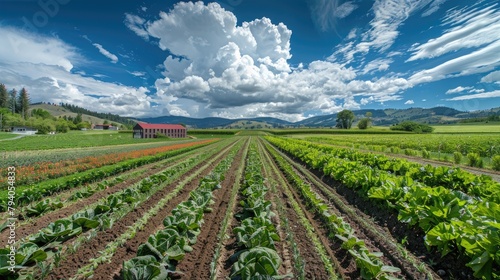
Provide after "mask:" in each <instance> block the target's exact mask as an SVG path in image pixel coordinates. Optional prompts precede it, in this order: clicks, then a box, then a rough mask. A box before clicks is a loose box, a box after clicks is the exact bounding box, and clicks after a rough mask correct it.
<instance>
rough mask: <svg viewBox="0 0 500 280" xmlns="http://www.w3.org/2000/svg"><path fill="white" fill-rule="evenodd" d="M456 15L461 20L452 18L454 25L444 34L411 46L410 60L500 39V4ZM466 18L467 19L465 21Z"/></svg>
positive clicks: (432, 56)
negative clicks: (499, 7)
mask: <svg viewBox="0 0 500 280" xmlns="http://www.w3.org/2000/svg"><path fill="white" fill-rule="evenodd" d="M456 16H457V18H458V19H460V20H457V19H456V18H453V19H450V20H449V24H452V25H453V27H452V28H450V29H448V30H444V32H443V33H444V34H443V35H441V36H440V37H438V38H434V39H431V40H429V41H427V42H426V43H424V44H421V45H417V46H414V47H413V48H411V49H410V52H412V53H413V55H412V56H411V57H410V58H409V59H408V61H414V60H418V59H428V58H434V57H438V56H441V55H444V54H446V53H450V52H456V51H458V50H460V49H466V48H476V47H480V46H484V45H487V44H491V43H493V42H495V41H498V40H500V36H499V35H498V34H499V33H498V30H500V10H499V9H498V5H491V6H489V7H486V8H484V9H478V10H477V11H474V12H465V13H464V14H462V15H460V14H458V15H456ZM464 18H466V19H467V20H465V21H464V20H463V19H464Z"/></svg>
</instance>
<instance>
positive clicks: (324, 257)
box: [259, 141, 341, 280]
mask: <svg viewBox="0 0 500 280" xmlns="http://www.w3.org/2000/svg"><path fill="white" fill-rule="evenodd" d="M259 148H260V151H261V156H262V158H263V159H264V160H265V162H264V169H265V171H266V175H267V176H270V177H274V176H276V177H274V178H275V179H271V180H270V189H271V191H272V192H273V194H272V196H273V197H274V202H275V204H276V209H277V210H278V213H279V216H280V219H281V221H282V224H281V226H282V227H284V228H285V230H286V239H287V241H288V245H289V248H292V250H293V260H294V267H295V273H296V274H295V275H294V277H295V278H297V279H310V278H311V276H312V277H314V276H313V275H307V274H306V269H305V268H306V266H308V263H307V262H306V261H305V260H304V258H303V256H304V257H305V256H306V255H307V253H306V254H304V253H303V252H301V251H300V250H299V248H298V246H297V245H298V244H297V243H296V241H300V240H301V239H302V238H300V237H298V236H296V232H295V231H296V230H297V225H293V223H291V220H289V217H288V216H289V215H290V214H291V215H296V216H297V218H298V221H299V223H300V224H301V225H302V227H303V228H304V230H305V231H306V237H305V238H307V239H310V241H311V243H312V246H313V247H314V250H315V251H316V253H317V258H319V259H320V260H321V262H322V263H323V267H324V270H325V271H326V273H327V274H328V276H327V277H326V278H325V279H331V280H337V279H341V277H339V276H338V275H337V273H338V272H337V270H338V269H339V268H340V265H339V264H338V262H337V261H336V259H335V258H332V257H330V255H329V254H328V252H327V250H326V244H324V242H323V241H322V240H321V238H320V237H319V235H318V233H317V231H316V229H315V227H314V226H313V225H312V223H311V221H310V220H309V218H308V217H307V216H308V215H307V214H306V213H305V211H306V209H303V208H302V207H301V205H300V204H299V202H297V200H296V199H295V197H294V195H293V193H292V191H291V189H290V188H289V187H288V185H289V184H288V183H287V181H286V178H285V177H284V176H282V175H283V173H282V172H281V171H280V170H279V169H278V167H277V166H276V165H275V164H273V161H272V159H271V156H270V155H269V153H267V152H265V150H264V147H263V146H262V143H261V142H260V141H259ZM273 174H274V176H273ZM268 178H269V177H268ZM283 198H286V199H283ZM290 207H291V209H289V208H290ZM292 209H293V212H295V213H294V214H292V213H293V212H291V210H292ZM289 211H290V212H289ZM295 237H297V239H296V238H295ZM303 254H304V255H303ZM336 268H337V269H336Z"/></svg>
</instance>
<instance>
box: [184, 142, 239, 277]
mask: <svg viewBox="0 0 500 280" xmlns="http://www.w3.org/2000/svg"><path fill="white" fill-rule="evenodd" d="M247 148H248V140H247V142H246V143H245V145H244V147H243V148H242V149H240V151H239V152H238V154H237V155H236V157H235V158H234V161H233V164H232V166H231V168H230V170H229V171H228V172H227V173H226V179H225V180H224V181H223V182H222V184H221V186H222V188H221V189H220V190H217V191H215V192H214V196H215V197H214V200H215V202H216V203H215V204H214V205H212V208H213V210H214V211H213V212H211V213H208V214H205V217H204V218H203V220H204V221H205V223H204V224H203V226H202V229H201V233H200V235H199V236H198V240H197V242H196V244H195V245H194V246H193V252H191V253H189V254H187V255H186V257H185V258H184V260H182V261H181V262H180V263H179V264H178V265H177V267H176V270H178V271H181V272H182V273H184V275H182V278H181V279H209V278H210V264H211V262H212V260H213V256H214V253H215V248H216V246H217V243H218V240H217V234H216V233H217V232H218V231H219V229H220V228H221V226H222V222H223V220H222V217H224V215H225V213H226V211H227V210H228V207H229V204H228V202H229V200H230V198H231V188H232V187H233V186H234V185H235V182H236V178H237V177H238V174H237V173H238V169H239V168H240V166H241V164H242V162H243V160H244V158H243V155H244V154H245V152H244V150H246V149H247ZM193 268H196V269H193Z"/></svg>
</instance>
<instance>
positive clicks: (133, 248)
mask: <svg viewBox="0 0 500 280" xmlns="http://www.w3.org/2000/svg"><path fill="white" fill-rule="evenodd" d="M231 146H232V145H231ZM228 152H229V148H225V149H224V150H223V151H220V152H219V153H218V154H217V155H216V156H214V157H212V158H211V159H207V160H205V161H203V162H202V163H200V164H198V165H197V166H195V167H194V168H193V169H192V170H196V171H198V172H199V173H198V175H196V176H195V178H193V179H192V180H190V181H189V182H188V183H187V184H186V185H185V186H184V188H183V189H182V190H181V191H180V192H179V193H178V195H177V196H176V197H174V198H172V200H171V201H170V202H169V203H167V204H166V205H165V206H164V207H163V208H162V209H161V210H160V211H159V212H158V213H157V214H156V215H155V216H154V217H152V218H151V219H150V220H149V221H148V222H147V224H146V225H145V226H144V228H143V229H142V230H141V231H137V233H136V235H135V236H134V237H133V238H132V239H130V240H128V241H127V243H126V244H124V245H123V246H122V247H120V248H118V250H117V251H116V252H115V254H114V255H113V257H112V259H111V260H110V262H109V263H105V264H102V265H100V266H99V267H98V268H97V269H96V270H95V272H94V276H93V278H92V279H113V278H115V277H119V272H120V270H121V266H122V263H123V261H125V260H129V259H131V258H133V257H135V256H136V253H137V249H138V247H139V245H140V244H142V243H144V242H145V241H146V240H147V239H148V237H149V235H151V234H152V233H154V232H155V230H156V229H157V228H158V227H159V226H160V225H162V224H163V220H164V219H165V217H166V216H168V215H169V214H170V213H171V211H172V210H173V209H174V208H175V206H177V205H178V204H179V203H181V202H183V201H185V200H186V199H187V198H188V196H189V192H190V191H192V190H194V189H195V188H196V187H197V186H198V184H199V181H200V180H201V178H203V177H204V176H206V175H208V174H209V173H210V172H211V170H213V168H214V167H215V166H216V165H217V163H218V162H220V161H221V160H222V158H223V156H224V155H226V154H227V153H228ZM192 173H193V172H188V173H186V174H184V175H183V176H181V178H179V179H177V180H176V181H175V182H173V183H172V184H170V185H169V186H167V187H165V188H164V189H162V190H160V191H158V192H157V193H156V194H155V195H153V196H152V197H151V198H150V199H149V200H148V201H146V202H144V203H142V204H141V205H140V206H139V207H138V208H137V209H135V210H134V211H133V212H130V213H128V214H127V215H125V217H123V218H122V219H120V220H119V221H117V222H116V223H115V224H114V225H113V228H111V229H108V230H106V231H104V232H99V233H98V234H97V236H96V237H95V238H94V239H92V240H91V241H90V242H89V243H87V244H86V245H85V246H84V247H81V248H79V250H77V252H76V253H75V254H72V255H70V256H68V257H67V259H66V260H65V261H63V262H62V263H61V264H60V266H59V267H58V268H56V269H54V270H53V271H52V272H51V275H50V279H69V278H71V277H72V276H73V275H75V274H76V271H77V270H78V269H79V268H80V267H82V266H84V265H86V264H87V263H88V260H89V259H91V258H95V257H98V256H99V251H101V250H103V249H104V248H105V247H106V244H107V243H109V242H110V241H113V240H115V239H116V238H117V237H118V236H120V235H121V234H122V233H123V232H125V231H126V230H127V229H128V228H129V226H131V225H133V224H134V223H135V222H136V221H137V220H138V219H139V218H141V217H142V216H143V215H144V214H145V213H146V212H147V211H148V210H149V209H151V208H152V207H153V206H155V205H156V204H157V203H158V201H160V200H161V199H162V198H163V197H164V196H166V195H167V194H168V193H170V192H171V191H172V189H174V188H175V186H177V185H178V184H180V183H181V182H183V181H185V180H186V179H187V178H189V177H190V176H191V175H192Z"/></svg>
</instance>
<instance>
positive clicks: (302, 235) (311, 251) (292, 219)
mask: <svg viewBox="0 0 500 280" xmlns="http://www.w3.org/2000/svg"><path fill="white" fill-rule="evenodd" d="M266 157H267V160H266V163H265V164H267V165H270V166H273V167H274V168H273V171H272V172H271V174H268V176H270V178H269V179H271V180H273V181H275V182H277V185H278V186H277V191H278V193H276V194H275V196H276V197H277V198H276V199H280V200H282V201H283V202H284V207H285V211H286V216H287V218H288V223H289V226H290V228H291V230H292V231H293V234H294V236H295V241H296V243H297V245H298V247H299V252H300V256H301V258H302V259H303V260H304V262H305V267H304V270H305V271H304V272H303V273H304V275H305V279H330V276H329V275H328V273H327V271H326V270H325V266H324V263H323V261H322V260H321V257H320V255H319V254H318V252H317V251H316V249H315V245H314V243H313V242H312V240H311V238H310V237H309V236H308V234H307V230H306V228H305V227H304V225H303V224H302V222H301V221H300V217H299V216H298V214H297V213H296V212H295V210H294V209H293V207H292V205H291V204H290V202H289V200H290V199H294V200H296V201H297V202H299V204H300V206H301V209H302V211H303V212H304V213H305V214H306V216H307V219H308V220H309V222H310V223H311V225H312V226H313V227H314V229H315V233H316V234H317V236H318V238H319V239H320V241H321V243H322V244H323V247H324V249H325V250H326V252H327V254H328V255H329V256H330V259H331V260H332V261H334V260H336V259H337V260H338V261H339V262H340V261H341V260H342V259H343V256H337V255H335V252H334V251H333V250H331V249H330V247H332V246H333V245H334V244H332V243H331V242H330V241H329V240H328V238H327V236H328V233H326V232H325V231H324V230H323V229H322V228H321V226H320V225H319V223H318V222H317V221H316V220H315V218H314V217H313V216H312V215H311V213H309V212H308V211H307V209H306V207H305V206H304V205H303V204H302V203H300V202H302V200H301V199H300V198H299V197H298V195H297V194H296V193H295V192H294V189H293V187H292V186H290V185H289V183H288V181H287V180H286V178H285V176H284V175H283V173H281V172H278V173H276V170H279V169H278V167H277V165H276V163H275V162H274V161H272V160H271V159H270V158H269V157H270V155H269V153H268V152H267V151H266ZM284 184H286V187H287V188H288V189H289V190H290V191H292V193H293V194H294V196H295V197H293V198H289V197H288V195H287V194H286V193H285V191H284V190H283V188H284V187H285V186H284ZM344 266H345V267H346V270H345V271H340V272H339V273H340V274H342V275H345V274H346V273H348V272H349V271H352V270H353V269H352V264H351V263H349V264H346V265H344ZM301 273H302V272H301ZM346 279H348V278H347V277H346Z"/></svg>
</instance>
